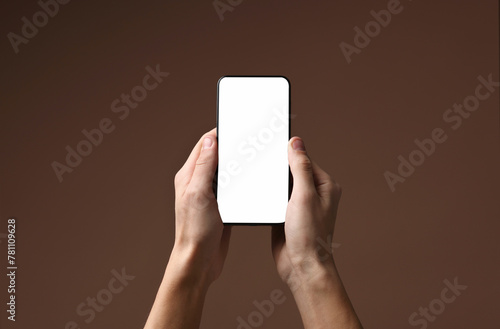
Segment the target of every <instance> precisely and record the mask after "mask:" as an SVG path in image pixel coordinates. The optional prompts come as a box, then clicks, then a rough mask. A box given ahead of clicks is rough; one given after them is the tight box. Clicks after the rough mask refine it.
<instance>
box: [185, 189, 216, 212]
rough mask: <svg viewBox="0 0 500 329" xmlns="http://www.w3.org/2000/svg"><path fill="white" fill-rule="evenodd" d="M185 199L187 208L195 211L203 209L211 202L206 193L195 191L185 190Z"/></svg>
mask: <svg viewBox="0 0 500 329" xmlns="http://www.w3.org/2000/svg"><path fill="white" fill-rule="evenodd" d="M185 198H186V202H187V206H188V207H190V206H192V207H194V208H196V209H205V208H207V207H208V205H209V204H210V202H211V201H212V197H211V196H210V195H209V194H208V193H204V192H203V191H200V190H197V189H196V190H195V189H189V190H187V191H186V194H185Z"/></svg>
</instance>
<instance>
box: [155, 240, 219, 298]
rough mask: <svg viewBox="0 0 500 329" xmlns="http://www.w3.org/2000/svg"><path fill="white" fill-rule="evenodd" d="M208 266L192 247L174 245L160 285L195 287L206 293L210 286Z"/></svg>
mask: <svg viewBox="0 0 500 329" xmlns="http://www.w3.org/2000/svg"><path fill="white" fill-rule="evenodd" d="M208 273H209V268H208V266H207V265H206V264H205V262H204V261H203V260H202V259H200V257H198V252H197V251H196V248H194V247H187V246H183V247H181V246H178V245H174V248H173V249H172V253H171V255H170V259H169V261H168V265H167V268H166V270H165V275H164V277H163V282H162V285H169V286H172V285H175V286H177V287H179V288H188V289H195V290H197V291H200V292H202V293H206V291H207V290H208V287H209V286H210V282H211V281H210V278H209V275H208Z"/></svg>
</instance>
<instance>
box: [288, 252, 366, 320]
mask: <svg viewBox="0 0 500 329" xmlns="http://www.w3.org/2000/svg"><path fill="white" fill-rule="evenodd" d="M309 267H310V268H308V269H307V270H305V271H304V270H298V271H296V273H294V276H293V280H294V282H291V284H290V283H289V284H290V288H291V290H292V293H293V296H294V298H295V301H296V303H297V307H298V309H299V311H300V314H301V317H302V321H303V323H304V327H305V328H306V329H312V328H314V329H319V328H321V329H323V328H325V329H326V328H328V329H334V328H335V329H336V328H338V329H361V328H362V326H361V323H360V322H359V320H358V317H357V316H356V313H355V311H354V308H353V307H352V304H351V302H350V300H349V297H348V296H347V293H346V291H345V288H344V285H343V284H342V281H341V280H340V277H339V275H338V272H337V269H336V268H335V264H334V263H333V262H332V263H331V264H328V265H325V264H320V265H309Z"/></svg>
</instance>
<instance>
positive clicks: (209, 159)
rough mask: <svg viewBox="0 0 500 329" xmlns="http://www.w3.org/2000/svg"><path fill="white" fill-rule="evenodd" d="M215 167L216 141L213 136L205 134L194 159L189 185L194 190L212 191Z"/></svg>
mask: <svg viewBox="0 0 500 329" xmlns="http://www.w3.org/2000/svg"><path fill="white" fill-rule="evenodd" d="M216 168H217V141H216V139H215V136H212V135H206V136H205V137H204V139H203V141H202V142H201V150H200V154H199V156H198V160H197V161H196V166H195V168H194V172H193V176H192V177H191V181H190V183H189V185H190V186H191V188H194V189H195V190H196V191H200V192H207V193H212V181H213V178H214V174H215V169H216Z"/></svg>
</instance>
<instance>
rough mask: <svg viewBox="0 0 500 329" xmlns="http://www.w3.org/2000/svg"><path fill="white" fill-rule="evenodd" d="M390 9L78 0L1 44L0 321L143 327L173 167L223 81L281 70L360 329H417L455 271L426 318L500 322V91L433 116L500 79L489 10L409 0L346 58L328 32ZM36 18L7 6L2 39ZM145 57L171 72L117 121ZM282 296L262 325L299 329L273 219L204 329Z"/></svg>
mask: <svg viewBox="0 0 500 329" xmlns="http://www.w3.org/2000/svg"><path fill="white" fill-rule="evenodd" d="M386 5H387V1H385V0H383V1H356V2H353V1H347V0H344V1H264V0H253V1H243V3H242V4H241V5H239V6H237V7H236V8H235V9H234V11H233V12H227V13H226V14H225V20H224V21H223V22H221V21H220V20H219V18H218V16H217V14H216V12H215V10H214V8H213V6H212V2H211V1H210V0H208V1H194V2H193V1H189V2H188V1H182V2H181V1H125V2H123V1H120V2H119V1H116V2H114V3H111V2H102V1H72V2H70V3H69V4H67V5H64V6H61V8H60V11H59V13H58V14H57V16H56V17H54V18H51V19H50V21H49V23H48V25H47V26H45V27H43V28H40V31H39V33H38V35H37V36H35V37H34V38H33V39H32V40H30V41H29V43H28V44H27V45H21V46H20V52H19V54H17V55H16V54H14V51H13V50H12V47H11V46H10V44H9V41H8V39H7V38H6V37H3V39H2V40H3V41H2V42H1V45H0V46H1V48H2V50H1V51H2V59H1V65H2V66H1V67H2V69H1V72H2V73H1V79H2V83H1V86H2V98H1V103H0V104H1V131H0V134H1V145H0V146H1V159H0V168H1V178H0V184H1V185H0V186H1V199H0V205H1V213H0V216H1V218H2V221H1V223H2V224H1V225H2V227H0V233H5V231H6V220H7V218H9V217H15V218H16V219H17V221H18V226H17V236H18V254H17V256H18V265H19V270H18V277H17V284H18V293H17V300H18V304H17V307H18V314H17V319H18V321H17V322H16V323H15V325H12V323H10V321H9V323H7V322H8V321H7V320H6V312H5V310H4V309H3V308H2V312H1V313H0V314H2V317H1V323H2V326H3V327H5V328H11V327H12V328H35V327H42V328H64V325H65V323H66V322H67V321H70V320H75V321H77V322H78V323H79V324H80V325H81V328H141V327H142V325H143V324H144V322H145V319H146V317H147V315H148V312H149V309H150V307H151V305H152V302H153V299H154V296H155V293H156V289H157V287H158V284H159V282H160V279H161V276H162V272H163V269H164V266H165V265H166V262H167V260H168V256H169V252H170V249H171V247H172V243H173V238H174V218H173V214H174V209H173V193H174V189H173V177H174V174H175V173H176V171H177V170H178V169H179V168H180V166H181V165H182V163H183V162H184V160H185V159H186V157H187V155H188V154H189V152H190V150H191V148H192V146H193V145H194V143H195V142H196V141H197V140H198V138H199V137H200V136H201V135H202V134H203V133H204V132H205V131H208V130H210V129H211V128H212V127H214V126H215V100H216V83H217V80H218V78H219V77H220V76H222V75H226V74H256V75H258V74H276V75H278V74H279V75H285V76H287V77H288V78H289V79H290V80H291V83H292V113H293V114H295V115H296V117H295V118H294V119H293V121H292V134H294V135H299V136H301V137H303V138H304V139H305V141H306V145H307V147H308V150H309V153H310V155H311V156H312V158H313V159H315V161H317V162H318V163H319V164H320V165H321V166H322V167H323V168H325V169H326V170H327V171H328V172H330V173H331V174H332V176H334V177H335V178H336V180H337V181H338V182H339V183H340V184H341V185H342V186H343V189H344V194H343V197H342V201H341V207H340V213H339V216H338V222H337V227H336V233H335V238H334V241H335V242H337V243H340V247H339V248H337V249H336V250H335V255H336V260H337V264H338V268H339V270H340V272H341V276H342V278H343V280H344V282H345V285H346V287H347V290H348V292H349V294H350V297H351V299H352V301H353V304H354V305H355V308H356V310H357V312H358V315H359V317H360V318H361V320H362V322H363V324H364V326H365V328H417V327H412V326H411V325H410V324H409V323H408V317H409V315H410V314H411V313H413V312H415V311H417V310H418V308H419V307H420V306H426V305H428V304H429V302H431V301H432V300H433V299H435V298H438V297H439V294H440V292H441V290H442V289H443V288H444V284H443V280H445V279H449V280H451V281H453V278H454V277H458V281H459V283H460V284H465V285H467V286H468V288H467V290H466V291H464V292H463V294H462V295H461V296H459V297H458V298H457V300H456V301H455V302H454V303H452V304H449V305H447V306H446V309H445V311H444V313H443V314H441V315H439V316H438V318H437V319H436V321H435V322H434V323H430V324H429V328H454V329H459V328H467V329H469V328H498V323H499V322H500V313H499V312H498V309H499V304H500V303H499V302H498V296H499V292H500V287H499V285H498V278H499V277H500V265H499V262H498V255H499V251H500V250H499V249H500V248H499V243H498V232H499V229H500V224H499V221H498V220H499V208H498V200H499V193H498V184H499V176H498V168H499V152H498V151H499V148H498V146H499V145H498V143H499V112H498V105H499V102H498V99H499V91H498V89H497V90H496V92H495V93H494V94H493V96H492V97H490V98H489V99H488V100H486V101H484V102H482V103H481V105H480V107H479V109H478V110H477V111H476V112H474V113H472V115H471V117H470V118H469V119H467V120H465V121H464V122H463V125H462V127H460V128H459V129H458V130H456V131H453V130H451V129H450V127H449V125H448V124H446V123H444V122H443V120H442V115H443V112H444V111H445V110H446V109H447V108H449V107H451V106H452V105H453V103H455V102H461V101H462V100H463V99H464V98H465V97H466V96H468V95H470V94H473V92H474V88H475V86H476V85H477V77H478V76H479V75H483V76H487V75H488V74H490V73H493V78H494V80H496V81H498V79H499V75H498V55H499V53H498V3H497V2H496V1H486V0H485V1H420V0H419V1H412V2H409V1H406V0H404V1H402V5H403V6H404V10H403V12H402V13H401V14H399V15H397V16H393V19H392V21H391V23H390V25H389V26H388V27H387V28H384V29H383V30H382V31H381V33H380V35H378V36H377V37H375V38H374V39H373V40H372V42H371V43H370V45H369V46H368V47H367V48H365V49H363V50H362V52H361V54H359V55H354V56H353V61H352V63H351V64H347V62H346V60H345V59H344V57H343V55H342V53H341V51H340V49H339V43H340V42H342V41H345V42H349V43H352V39H353V36H354V31H353V28H354V26H364V24H365V23H366V22H367V21H369V20H370V19H371V17H370V14H369V12H370V10H377V11H378V10H380V9H384V8H386ZM38 10H39V7H38V5H37V4H36V2H35V1H15V2H13V1H3V2H2V3H1V5H0V12H1V16H2V17H1V20H0V21H1V31H2V33H3V35H4V36H6V35H7V33H8V32H15V33H20V29H21V25H22V22H21V17H23V16H27V17H29V18H31V16H32V15H33V14H34V13H35V12H36V11H38ZM156 64H160V67H161V69H162V70H163V71H168V72H170V76H169V77H168V78H166V79H165V81H164V82H163V83H162V84H160V86H159V87H158V88H157V89H156V90H154V91H151V92H150V93H149V94H148V97H147V98H146V100H145V101H144V102H142V103H140V105H139V106H138V108H137V109H135V110H132V112H131V113H130V116H129V117H128V118H127V119H126V120H123V121H120V120H119V119H118V115H116V114H115V113H112V112H111V110H110V104H111V102H112V101H113V100H114V99H115V98H117V97H119V96H120V94H121V93H129V92H130V90H131V89H132V87H134V86H136V85H138V84H139V83H141V81H142V78H143V76H144V75H145V74H146V71H145V70H144V68H145V67H146V66H147V65H150V66H153V67H154V66H155V65H156ZM105 117H108V118H110V119H112V121H113V123H115V124H116V129H115V131H113V132H112V133H111V134H109V135H106V136H105V137H104V141H103V143H102V144H101V145H100V146H98V147H97V148H95V149H94V150H93V152H92V154H91V155H90V156H88V157H87V158H84V159H83V162H82V164H81V165H80V166H79V167H77V168H76V169H75V170H74V172H72V173H70V174H66V175H65V176H64V181H63V182H62V183H59V182H58V180H57V178H56V176H55V174H54V172H53V170H52V169H51V167H50V164H51V163H52V161H59V162H63V161H64V157H65V155H66V151H65V149H64V148H65V146H66V145H71V146H73V147H75V146H76V144H77V143H78V142H79V141H80V140H81V139H82V138H83V135H82V134H81V132H80V131H81V130H82V129H92V128H95V127H97V125H98V122H99V120H101V119H102V118H105ZM436 127H442V128H443V129H445V130H446V132H447V133H448V136H449V138H448V140H447V141H446V142H445V143H443V144H441V145H438V147H437V149H436V152H435V153H434V154H433V155H432V156H431V157H429V158H428V159H427V160H426V161H425V163H424V164H423V165H422V166H420V167H418V168H417V169H416V171H415V173H414V174H413V175H412V176H411V177H410V178H408V179H407V181H406V182H405V183H403V184H398V185H397V186H396V191H395V192H394V193H392V192H391V191H390V190H389V188H388V186H387V184H386V182H385V180H384V177H383V173H384V171H386V170H390V171H393V172H394V171H396V167H397V164H398V161H397V159H396V158H397V156H398V155H403V156H405V157H407V156H408V154H409V153H410V152H411V151H412V150H413V149H415V145H414V143H413V140H414V139H415V138H420V139H422V138H427V137H429V136H430V132H431V130H432V129H434V128H436ZM1 246H2V254H3V255H5V246H6V241H5V239H2V240H1ZM3 255H2V256H1V257H2V259H4V257H5V256H3ZM122 267H125V268H126V270H127V272H128V273H130V274H133V275H135V279H134V280H133V281H132V282H131V283H130V285H129V286H128V287H127V288H126V289H125V290H124V291H123V292H122V293H120V294H118V295H115V296H114V299H113V301H112V303H111V304H109V305H108V306H106V308H105V309H104V311H103V312H101V313H97V316H96V318H95V320H94V321H93V322H92V323H90V324H88V325H86V324H85V323H84V322H83V318H82V317H79V316H78V315H77V314H76V313H75V308H76V306H77V305H78V304H80V303H81V302H84V301H85V299H86V298H87V297H90V296H94V297H95V296H96V294H97V292H98V291H99V290H101V289H103V288H105V287H106V285H107V283H108V281H109V279H110V278H111V274H110V271H111V270H112V269H118V270H119V269H121V268H122ZM2 268H3V269H5V261H2ZM2 271H4V270H2ZM4 277H5V276H4V275H2V280H4ZM1 284H2V287H0V291H2V300H3V301H5V300H6V299H5V298H7V295H6V292H5V291H6V288H5V287H6V282H5V281H2V283H1ZM273 289H282V290H283V291H286V294H287V295H286V296H287V301H286V302H285V303H284V304H283V305H280V306H278V307H277V308H276V311H275V312H274V314H273V315H272V316H271V317H270V318H269V319H266V320H265V323H264V324H263V325H262V328H301V327H302V324H301V322H300V316H299V315H298V312H297V309H296V306H295V304H294V302H293V300H292V298H291V295H290V293H289V292H288V290H287V289H286V287H285V286H284V285H283V284H282V283H281V282H280V280H279V278H278V276H277V274H276V271H275V269H274V264H273V261H272V257H271V253H270V228H269V227H237V228H235V229H234V230H233V237H232V241H231V247H230V252H229V256H228V259H227V262H226V265H225V268H224V271H223V274H222V276H221V278H220V279H219V280H218V281H217V282H216V283H215V284H214V285H213V286H212V287H211V289H210V291H209V295H208V298H207V300H206V306H205V310H204V314H203V320H202V328H236V326H237V322H236V318H237V317H238V316H242V317H244V318H246V317H247V316H248V314H249V313H250V312H252V311H254V310H255V307H254V306H253V305H252V302H253V301H254V300H258V301H261V300H263V299H266V298H269V294H270V292H271V291H272V290H273ZM2 303H3V302H2Z"/></svg>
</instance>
